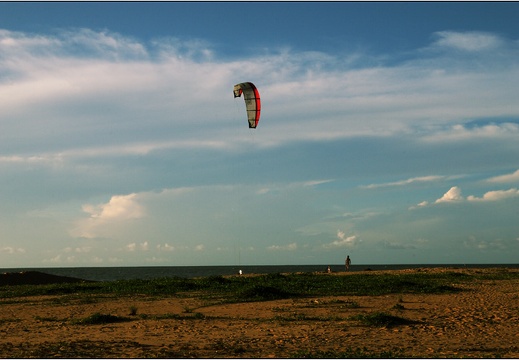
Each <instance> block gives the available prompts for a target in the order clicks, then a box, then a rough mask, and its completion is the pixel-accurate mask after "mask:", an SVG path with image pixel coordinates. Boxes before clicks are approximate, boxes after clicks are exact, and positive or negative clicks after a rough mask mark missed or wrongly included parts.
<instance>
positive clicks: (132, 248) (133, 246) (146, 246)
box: [126, 241, 149, 252]
mask: <svg viewBox="0 0 519 360" xmlns="http://www.w3.org/2000/svg"><path fill="white" fill-rule="evenodd" d="M126 250H128V251H130V252H134V251H137V250H140V251H148V250H149V244H148V242H147V241H145V242H143V243H140V244H137V243H131V244H128V245H126Z"/></svg>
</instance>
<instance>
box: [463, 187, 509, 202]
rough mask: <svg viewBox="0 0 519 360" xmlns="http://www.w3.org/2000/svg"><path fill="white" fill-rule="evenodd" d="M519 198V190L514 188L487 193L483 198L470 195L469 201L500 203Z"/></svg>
mask: <svg viewBox="0 0 519 360" xmlns="http://www.w3.org/2000/svg"><path fill="white" fill-rule="evenodd" d="M514 197H519V190H518V189H515V188H512V189H508V190H494V191H488V192H486V193H485V194H484V195H483V196H482V197H479V198H478V197H476V196H473V195H470V196H468V197H467V200H468V201H499V200H505V199H509V198H514Z"/></svg>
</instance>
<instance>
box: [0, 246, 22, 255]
mask: <svg viewBox="0 0 519 360" xmlns="http://www.w3.org/2000/svg"><path fill="white" fill-rule="evenodd" d="M2 253H4V254H23V253H25V249H24V248H20V247H12V246H4V247H2V248H0V254H2Z"/></svg>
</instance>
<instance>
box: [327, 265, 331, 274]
mask: <svg viewBox="0 0 519 360" xmlns="http://www.w3.org/2000/svg"><path fill="white" fill-rule="evenodd" d="M326 272H328V273H331V272H332V268H331V267H330V265H328V269H326Z"/></svg>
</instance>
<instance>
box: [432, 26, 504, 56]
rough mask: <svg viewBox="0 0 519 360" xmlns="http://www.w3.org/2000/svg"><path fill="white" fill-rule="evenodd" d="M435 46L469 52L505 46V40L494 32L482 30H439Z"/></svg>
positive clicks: (436, 34)
mask: <svg viewBox="0 0 519 360" xmlns="http://www.w3.org/2000/svg"><path fill="white" fill-rule="evenodd" d="M434 35H435V37H436V41H435V42H434V44H433V46H436V47H446V48H452V49H456V50H462V51H467V52H478V51H492V50H494V49H497V48H499V47H501V46H503V40H502V39H501V38H500V37H499V36H496V35H494V34H489V33H486V32H480V31H467V32H456V31H438V32H436V33H435V34H434Z"/></svg>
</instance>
